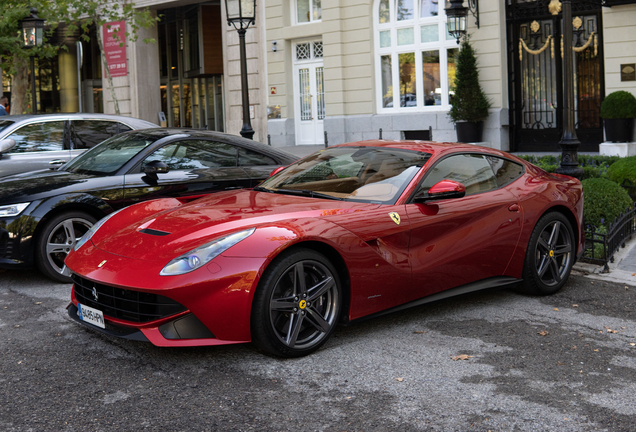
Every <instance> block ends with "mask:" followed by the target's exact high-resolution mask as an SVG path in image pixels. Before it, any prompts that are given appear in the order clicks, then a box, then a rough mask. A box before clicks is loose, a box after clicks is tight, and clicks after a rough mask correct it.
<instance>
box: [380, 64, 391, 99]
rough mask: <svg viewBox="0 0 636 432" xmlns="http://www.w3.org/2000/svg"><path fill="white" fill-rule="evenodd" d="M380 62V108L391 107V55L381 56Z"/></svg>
mask: <svg viewBox="0 0 636 432" xmlns="http://www.w3.org/2000/svg"><path fill="white" fill-rule="evenodd" d="M380 62H381V63H382V66H381V67H382V108H392V107H393V69H392V67H391V56H390V55H385V56H382V57H381V58H380Z"/></svg>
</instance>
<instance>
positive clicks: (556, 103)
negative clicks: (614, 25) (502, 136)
mask: <svg viewBox="0 0 636 432" xmlns="http://www.w3.org/2000/svg"><path fill="white" fill-rule="evenodd" d="M548 4H549V0H508V1H507V3H506V16H507V21H508V70H509V74H508V76H509V83H508V89H509V98H510V142H511V149H512V150H513V151H526V152H530V151H559V146H558V142H559V140H560V139H561V134H562V132H563V106H564V105H563V104H564V100H563V96H564V95H563V82H564V80H574V104H575V106H574V116H575V118H574V121H575V127H576V133H577V136H578V138H579V140H580V141H581V147H580V148H579V150H580V151H598V149H599V147H598V145H599V144H600V143H601V142H602V141H603V129H602V123H601V118H600V116H599V112H600V107H601V100H602V97H603V90H604V87H605V85H604V81H603V76H604V74H603V61H602V60H603V53H602V47H603V43H602V41H603V39H602V37H603V35H602V34H601V32H602V28H603V26H602V23H601V6H600V2H596V1H577V2H573V3H572V15H573V23H572V25H573V29H574V32H573V35H572V37H573V39H572V46H573V51H572V52H571V53H569V55H571V56H573V61H574V76H572V77H564V76H563V68H562V63H563V62H562V59H563V55H565V54H567V53H563V52H562V28H563V25H562V24H563V23H562V17H561V14H559V15H556V16H554V15H552V14H551V13H550V10H549V7H548Z"/></svg>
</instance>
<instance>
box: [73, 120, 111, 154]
mask: <svg viewBox="0 0 636 432" xmlns="http://www.w3.org/2000/svg"><path fill="white" fill-rule="evenodd" d="M117 132H118V130H117V123H115V122H110V121H96V120H73V121H72V122H71V140H72V141H73V148H76V149H87V148H91V147H93V146H95V145H96V144H99V143H100V142H102V141H104V140H106V139H108V138H110V137H112V136H113V135H117Z"/></svg>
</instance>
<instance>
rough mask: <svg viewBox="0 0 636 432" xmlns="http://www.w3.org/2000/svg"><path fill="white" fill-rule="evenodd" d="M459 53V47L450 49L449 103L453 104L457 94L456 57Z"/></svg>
mask: <svg viewBox="0 0 636 432" xmlns="http://www.w3.org/2000/svg"><path fill="white" fill-rule="evenodd" d="M458 53H459V48H452V49H449V50H448V103H450V104H451V105H452V104H453V96H455V59H456V58H457V54H458Z"/></svg>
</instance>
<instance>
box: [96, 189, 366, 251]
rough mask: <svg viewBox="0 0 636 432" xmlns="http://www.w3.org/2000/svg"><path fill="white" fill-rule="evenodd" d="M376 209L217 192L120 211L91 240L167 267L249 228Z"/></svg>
mask: <svg viewBox="0 0 636 432" xmlns="http://www.w3.org/2000/svg"><path fill="white" fill-rule="evenodd" d="M378 205H379V204H370V203H353V202H344V201H335V200H326V199H316V198H306V197H298V196H289V195H279V194H272V193H267V192H255V191H252V190H243V191H233V192H221V193H217V194H214V195H211V196H209V197H206V198H201V199H199V200H196V201H193V202H191V203H189V204H185V205H179V202H178V201H177V200H176V199H161V200H155V201H149V202H146V203H140V204H137V205H134V206H132V207H129V208H127V209H125V210H123V211H122V212H121V213H120V214H117V215H116V216H115V217H113V218H111V219H109V220H108V222H107V223H106V224H105V225H104V226H103V227H101V228H100V229H99V230H98V231H97V233H95V235H94V236H93V238H92V239H91V240H92V242H93V244H94V245H95V246H96V247H97V248H98V249H101V250H103V251H105V252H109V253H112V254H115V255H120V256H124V257H128V258H134V259H140V260H147V261H151V260H162V261H166V262H167V261H169V260H171V259H173V258H175V257H177V256H179V255H181V254H184V253H186V252H189V251H191V250H192V249H195V248H196V247H198V246H201V245H203V244H205V243H208V242H210V241H212V240H214V239H217V238H220V237H223V236H224V235H227V234H230V233H233V232H237V231H242V230H244V229H248V228H251V227H258V226H264V225H280V224H289V223H293V222H294V221H297V220H299V219H307V218H325V217H327V218H328V217H330V216H337V215H342V214H348V213H356V212H361V211H365V210H368V209H372V208H377V207H378ZM175 206H176V208H175Z"/></svg>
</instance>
